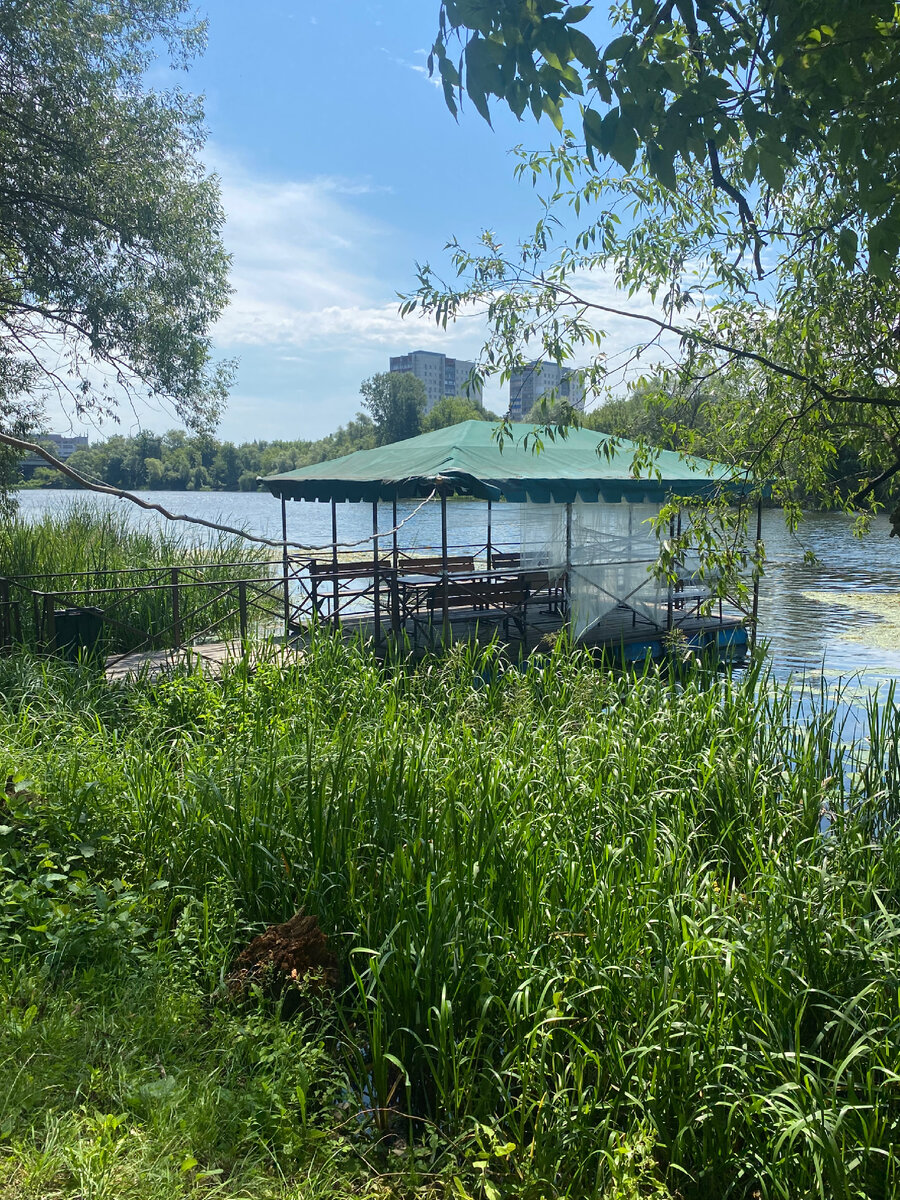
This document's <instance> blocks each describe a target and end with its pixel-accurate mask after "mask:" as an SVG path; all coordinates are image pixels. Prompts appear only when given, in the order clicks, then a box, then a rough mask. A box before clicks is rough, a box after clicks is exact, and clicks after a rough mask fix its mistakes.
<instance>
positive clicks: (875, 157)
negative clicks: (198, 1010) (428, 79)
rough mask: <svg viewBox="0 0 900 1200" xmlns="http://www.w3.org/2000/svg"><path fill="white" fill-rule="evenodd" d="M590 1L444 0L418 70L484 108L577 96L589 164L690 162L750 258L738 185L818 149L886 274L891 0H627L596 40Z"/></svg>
mask: <svg viewBox="0 0 900 1200" xmlns="http://www.w3.org/2000/svg"><path fill="white" fill-rule="evenodd" d="M591 10H592V6H591V5H589V4H569V3H566V2H564V0H484V2H482V3H478V4H472V3H468V2H466V0H443V2H442V4H441V9H440V19H439V29H438V34H437V38H436V40H435V44H434V47H433V50H432V55H431V58H430V59H429V69H430V70H432V71H433V70H435V69H437V71H438V72H439V74H440V77H441V80H442V83H443V86H444V94H445V97H446V100H447V104H448V105H449V107H450V108H451V111H453V112H454V113H456V111H457V107H458V105H457V101H458V99H459V98H460V97H461V95H462V93H463V91H465V93H466V94H467V95H468V96H469V98H470V99H471V100H472V102H473V104H474V105H475V107H476V108H477V109H478V111H479V112H480V113H481V114H482V116H483V117H485V118H486V119H487V120H490V108H489V102H490V98H492V97H495V98H497V99H500V100H501V101H503V102H505V103H506V104H508V105H509V107H510V108H511V109H512V110H513V112H514V113H515V114H516V115H517V116H521V115H522V113H523V112H524V111H525V109H526V107H529V108H530V109H531V111H532V112H533V113H534V115H535V117H538V118H539V117H541V116H542V115H546V116H548V117H549V118H550V119H551V121H552V122H553V124H554V125H555V126H556V128H557V130H558V131H560V132H562V130H563V126H564V109H565V108H566V105H567V102H571V101H573V100H574V101H576V102H577V103H578V105H579V117H580V120H579V125H580V130H579V132H580V134H581V137H582V139H583V142H584V144H585V146H586V149H587V154H588V156H589V158H590V159H591V162H592V163H594V161H595V156H597V155H599V156H601V157H602V158H606V157H608V158H611V159H612V160H613V161H614V162H615V163H617V164H618V165H619V166H620V167H621V168H623V169H624V170H626V171H630V170H631V169H632V168H633V167H634V166H635V165H636V164H637V163H638V162H639V161H642V162H644V163H645V165H646V167H647V169H648V171H649V173H650V175H651V176H652V177H653V178H655V179H656V180H658V181H659V182H660V183H661V184H663V185H664V186H665V187H667V188H670V189H671V190H675V189H676V188H677V178H676V173H677V170H678V168H679V166H680V167H684V168H687V169H688V170H690V171H692V172H693V173H694V174H695V175H696V174H697V171H698V168H699V169H700V170H702V171H703V172H704V173H705V174H706V176H707V178H708V179H709V180H710V182H711V183H712V184H713V185H714V186H715V187H716V188H717V189H720V190H721V192H722V193H723V195H724V196H725V197H726V198H727V199H728V200H729V202H731V203H732V204H734V205H736V207H737V210H738V213H739V216H740V219H741V222H742V224H743V227H744V231H745V233H746V234H747V235H748V237H749V238H750V239H751V240H752V241H753V243H754V253H755V254H756V255H757V259H758V253H759V250H760V248H761V246H762V244H763V240H764V234H763V230H762V228H761V225H760V223H759V220H758V214H757V213H756V212H754V209H753V201H752V198H751V196H750V194H747V195H745V194H743V192H742V190H741V189H748V188H753V187H754V185H755V186H756V189H757V190H759V191H763V192H764V191H765V190H766V189H771V190H772V191H773V192H776V193H777V192H780V191H781V190H782V188H783V186H784V182H785V179H786V177H787V176H788V174H789V173H790V172H791V171H792V170H793V169H795V168H796V167H798V166H801V165H802V164H803V163H805V162H807V161H808V160H809V159H810V157H811V156H815V155H827V157H828V158H829V161H830V168H829V175H830V182H831V185H832V194H833V195H837V196H838V198H839V201H840V204H839V208H841V209H844V210H845V211H846V216H847V218H848V219H849V218H851V217H855V216H861V217H862V219H863V222H864V224H865V227H866V230H867V235H868V245H869V253H870V258H871V263H872V267H873V270H875V273H876V274H878V275H879V277H880V278H886V277H887V275H888V274H889V272H890V268H891V263H892V262H893V260H894V259H895V258H896V256H897V252H898V248H900V196H898V195H897V194H896V192H895V189H893V188H892V187H891V185H890V182H889V181H890V180H892V179H893V178H895V176H896V171H897V160H898V152H900V127H898V118H900V90H898V86H897V85H898V81H900V57H898V54H897V48H896V47H897V38H898V34H900V24H898V16H897V12H896V9H895V5H894V3H893V2H892V0H742V2H741V3H739V4H733V3H730V2H729V0H625V2H624V3H622V4H621V5H620V6H619V7H618V8H617V9H616V10H614V20H615V25H616V28H615V29H614V30H613V32H614V33H615V34H616V36H615V37H614V38H613V39H612V40H611V41H610V42H609V43H608V44H607V45H606V46H605V47H603V46H602V45H601V44H599V43H598V42H597V41H595V40H593V39H592V38H591V37H589V36H588V35H587V34H586V33H585V32H584V31H583V29H582V28H581V26H582V25H583V23H584V22H585V21H586V20H587V19H588V18H589V16H590V15H591ZM454 36H455V37H456V38H457V39H458V40H459V41H460V43H461V44H462V53H461V54H460V56H459V59H458V61H457V62H454V61H453V57H451V53H450V47H451V43H452V41H453V39H454ZM572 128H575V126H574V125H572ZM735 149H737V150H738V151H739V154H738V155H735V154H734V151H735ZM723 154H727V155H728V163H727V166H728V167H729V168H730V170H725V169H724V164H723V162H722V155H723Z"/></svg>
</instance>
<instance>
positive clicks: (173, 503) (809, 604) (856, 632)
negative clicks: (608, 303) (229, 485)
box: [19, 491, 900, 689]
mask: <svg viewBox="0 0 900 1200" xmlns="http://www.w3.org/2000/svg"><path fill="white" fill-rule="evenodd" d="M140 495H141V497H142V498H143V499H146V500H149V501H152V502H155V503H157V504H161V505H162V506H163V507H164V508H167V509H169V511H171V512H173V513H185V514H187V515H189V516H195V517H203V518H205V519H207V520H213V521H219V522H222V523H224V524H227V525H235V526H238V527H240V528H243V529H245V530H246V531H247V532H249V533H256V534H261V535H263V536H267V537H271V538H275V539H278V538H280V537H281V507H280V504H279V503H278V501H277V500H275V499H274V498H273V497H272V496H270V495H269V494H268V493H262V492H144V493H140ZM83 497H84V493H76V492H63V491H23V492H20V493H19V502H20V507H21V511H22V513H23V515H26V516H40V515H42V514H43V513H47V512H57V511H60V510H61V509H64V508H66V507H67V506H68V505H70V504H71V503H72V502H73V500H76V499H82V498H83ZM91 500H92V502H93V503H96V504H102V505H108V506H110V507H113V506H115V507H117V508H119V509H120V510H121V509H125V510H127V511H128V512H129V513H130V514H131V517H132V519H133V520H134V521H136V522H151V523H155V522H160V523H162V520H163V519H162V518H161V517H158V516H156V515H155V514H149V513H145V512H142V511H141V510H140V509H137V508H134V507H133V506H131V505H129V504H128V502H127V501H124V500H116V499H114V498H113V497H107V496H94V497H92V498H91ZM415 507H416V506H415V504H414V503H411V502H403V503H400V504H398V516H400V517H403V516H408V515H409V514H410V513H411V512H412V511H413V509H414V508H415ZM448 511H449V517H448V524H449V531H450V541H451V543H470V544H471V543H476V544H477V543H483V542H484V540H485V519H486V505H485V504H484V503H482V502H481V501H469V500H459V501H450V503H449V506H448ZM287 513H288V539H289V540H291V541H296V542H300V543H303V544H304V545H306V546H321V545H324V544H326V543H328V542H329V541H330V538H331V509H330V507H329V506H328V505H326V504H306V503H301V504H294V503H291V504H288V506H287ZM338 514H339V515H338V533H339V537H340V539H341V540H342V541H346V542H348V543H349V542H354V541H357V540H358V539H363V538H365V537H367V536H368V535H369V534H370V533H371V529H372V510H371V507H370V506H369V505H354V504H342V505H339V506H338ZM380 524H381V526H382V528H389V527H390V525H391V510H390V505H386V506H384V510H383V513H382V514H381V517H380ZM851 524H852V523H851V521H850V520H849V519H848V518H846V517H845V516H843V515H841V514H838V513H814V514H810V515H809V516H808V517H807V519H806V520H805V521H804V522H803V524H802V525H801V527H800V529H799V530H798V532H797V534H796V535H795V536H792V535H791V534H789V533H788V531H787V530H786V529H785V526H784V522H783V520H782V518H781V516H780V514H779V513H777V512H768V513H766V514H765V515H764V522H763V536H764V538H765V542H766V550H767V555H768V563H767V568H766V570H767V574H766V578H765V579H764V580H763V583H762V591H761V597H760V636H761V637H762V638H763V639H765V641H766V642H767V643H768V646H769V651H770V655H771V659H772V665H773V668H774V670H775V672H776V674H778V675H779V676H782V677H784V676H787V675H788V674H792V673H793V674H799V673H801V672H802V673H804V674H805V675H806V678H807V680H808V681H810V682H818V680H820V679H823V680H824V681H825V682H827V683H828V684H834V683H836V682H837V681H838V680H840V679H851V678H852V679H853V680H854V682H855V684H856V685H857V686H862V687H865V688H867V689H868V688H871V687H873V686H878V685H880V684H883V683H885V682H887V681H890V680H895V679H896V680H900V541H897V540H894V539H892V538H890V537H889V536H888V535H889V531H890V527H889V524H888V521H887V518H886V517H884V516H881V517H879V518H878V519H876V521H875V522H874V525H873V529H872V532H871V533H870V534H869V535H868V536H867V537H866V538H864V539H857V538H854V537H853V534H852V532H851ZM493 530H494V532H493V539H494V542H495V543H497V542H504V541H508V542H512V543H516V542H517V541H518V536H519V510H518V506H517V505H514V504H498V505H494V507H493ZM201 536H202V535H201ZM400 541H401V545H405V546H413V547H417V548H424V547H426V546H435V545H439V543H440V509H439V508H438V506H437V505H436V504H434V503H432V504H429V505H426V506H425V508H424V509H422V510H421V511H420V512H419V513H418V514H417V515H416V516H415V517H414V518H413V519H412V520H411V521H410V522H409V524H408V525H406V526H405V528H404V529H403V530H402V531H401V535H400ZM806 551H812V552H813V553H814V554H815V556H816V560H817V561H816V563H815V564H814V565H810V564H808V563H805V562H804V561H803V559H804V553H805V552H806Z"/></svg>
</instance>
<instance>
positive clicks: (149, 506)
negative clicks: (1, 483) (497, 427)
mask: <svg viewBox="0 0 900 1200" xmlns="http://www.w3.org/2000/svg"><path fill="white" fill-rule="evenodd" d="M0 445H3V446H9V447H10V448H11V449H13V450H21V451H23V452H24V453H26V454H37V455H39V456H40V457H41V458H42V459H44V461H45V462H47V463H49V464H50V466H51V467H55V468H56V470H57V471H59V472H60V473H61V474H63V475H65V476H67V477H68V478H69V479H71V480H72V481H73V483H77V484H78V485H79V487H83V488H87V489H88V490H89V491H92V492H100V494H101V495H104V496H115V498H116V499H117V500H129V501H130V502H131V503H132V504H136V505H137V506H138V507H139V508H143V509H146V510H147V511H148V512H157V513H159V514H160V515H161V516H163V517H165V519H166V520H167V521H187V522H188V523H189V524H191V525H202V526H203V527H204V528H205V529H214V530H215V531H216V532H217V533H229V534H231V535H232V536H234V537H241V538H245V539H246V540H247V541H248V542H257V543H259V544H260V545H262V546H272V547H273V548H274V549H278V550H281V549H282V548H283V547H284V546H287V547H288V548H289V549H291V550H306V551H318V550H331V549H336V548H338V547H341V548H343V549H351V548H352V547H353V546H362V545H365V543H367V542H371V541H374V540H375V538H376V537H377V538H383V537H390V536H391V534H393V533H396V532H397V531H398V530H400V529H402V528H403V526H404V525H405V524H406V523H407V522H408V521H411V520H412V519H413V517H414V516H416V514H417V513H419V512H421V510H422V509H423V508H424V507H425V505H426V504H427V503H428V502H429V500H433V499H434V497H435V495H436V493H437V489H436V488H435V490H434V491H432V492H431V494H430V495H429V496H426V497H425V499H424V500H423V501H422V503H421V504H418V505H417V506H416V507H415V508H414V509H413V511H412V512H411V513H409V515H408V516H406V517H404V518H403V520H402V521H398V522H397V524H396V525H394V526H393V527H392V528H391V529H379V531H378V533H377V534H375V533H371V534H369V536H368V537H364V538H360V539H359V540H358V541H356V542H327V543H326V544H325V545H324V546H306V545H304V544H303V543H302V542H284V541H280V540H279V541H273V539H272V538H267V537H261V536H259V535H258V534H255V533H247V531H246V530H245V529H235V528H234V527H233V526H231V525H220V524H219V523H218V522H217V521H206V520H204V519H203V517H189V516H188V515H187V513H171V512H169V510H168V509H167V508H163V506H162V505H161V504H153V503H152V502H151V501H149V500H142V499H141V498H140V496H135V494H134V493H133V492H126V491H124V490H123V489H122V488H115V487H111V486H110V485H109V484H106V483H94V482H92V481H91V480H90V479H86V478H85V476H84V475H81V474H80V473H79V472H78V471H76V470H75V469H74V468H73V467H70V466H67V464H66V463H64V462H63V461H62V460H61V459H59V458H57V457H56V455H55V454H51V453H50V451H49V450H46V449H45V448H44V447H43V446H39V445H38V444H37V442H28V441H25V439H24V438H17V437H13V435H12V434H10V433H0Z"/></svg>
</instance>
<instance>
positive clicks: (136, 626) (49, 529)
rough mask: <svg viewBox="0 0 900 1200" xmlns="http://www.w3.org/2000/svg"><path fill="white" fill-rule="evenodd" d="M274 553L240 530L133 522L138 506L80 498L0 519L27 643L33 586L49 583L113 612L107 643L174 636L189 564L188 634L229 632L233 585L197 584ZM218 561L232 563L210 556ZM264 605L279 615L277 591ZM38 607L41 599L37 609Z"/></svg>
mask: <svg viewBox="0 0 900 1200" xmlns="http://www.w3.org/2000/svg"><path fill="white" fill-rule="evenodd" d="M266 560H267V555H266V553H265V552H261V551H260V548H259V547H257V546H255V545H254V544H253V543H249V542H245V541H243V540H242V539H241V538H239V537H236V536H233V535H230V534H223V533H218V532H217V531H215V530H204V529H201V528H200V527H198V526H189V527H184V526H171V525H169V526H165V527H160V526H157V525H154V524H149V523H148V524H140V523H136V522H135V519H134V513H133V512H130V511H120V510H117V509H109V508H105V507H101V506H99V505H97V504H96V503H91V502H90V501H84V500H73V502H72V503H71V505H69V506H68V507H67V508H66V509H65V510H63V511H62V512H61V513H55V514H47V515H45V516H43V517H41V518H40V519H39V520H36V521H31V520H28V519H26V518H25V517H23V516H22V515H21V514H18V515H14V516H13V517H12V518H11V519H10V520H9V521H7V522H6V523H4V525H3V527H2V529H0V577H4V578H6V579H10V580H12V581H17V583H18V586H17V585H16V583H14V584H13V586H12V587H11V590H10V595H11V598H12V599H14V600H18V601H19V602H20V603H19V624H20V625H21V629H22V640H23V642H24V644H25V645H26V646H34V645H35V644H36V642H37V640H38V632H39V631H38V624H39V622H38V620H37V619H36V617H35V611H36V610H35V607H34V605H33V602H31V600H30V597H29V596H28V592H29V591H31V592H41V593H43V592H49V593H53V594H54V595H55V596H56V597H57V599H56V601H55V607H56V608H57V609H59V608H66V607H70V606H85V605H92V606H97V607H100V608H102V609H103V610H104V612H105V613H106V614H107V621H106V628H105V638H104V645H105V648H106V649H107V650H108V651H109V652H114V651H124V650H129V649H133V648H135V647H138V646H143V645H144V644H145V643H146V645H147V646H148V647H150V648H153V647H156V646H157V645H159V646H162V647H165V646H167V645H169V644H170V643H171V629H172V625H173V622H174V620H175V607H174V604H173V589H172V586H171V585H172V576H171V569H172V568H185V567H188V566H190V565H192V564H200V565H201V566H203V567H204V570H203V571H202V572H197V573H193V574H192V573H190V572H185V573H184V574H183V575H182V577H181V580H180V583H179V592H178V599H177V601H176V602H175V603H177V605H178V618H179V623H180V626H181V633H182V637H183V639H184V640H190V639H191V638H192V637H194V636H199V635H201V634H202V633H204V632H205V631H207V630H212V631H214V633H215V635H216V636H219V637H224V636H230V635H232V634H233V633H234V632H235V631H236V630H237V627H238V614H237V601H236V597H235V595H233V594H230V595H225V596H223V597H222V598H221V599H217V598H216V597H217V595H218V594H219V592H220V591H221V590H222V589H218V588H215V587H201V586H197V581H198V580H200V579H203V580H204V581H206V582H208V583H210V584H215V583H220V582H228V581H234V580H238V579H241V578H248V579H264V578H265V577H266V576H267V575H268V574H269V567H268V564H267V562H266ZM213 564H232V565H220V566H213ZM264 608H265V610H266V612H267V613H269V614H270V615H271V617H272V618H273V619H274V618H275V616H276V610H277V609H278V601H277V598H276V597H275V595H274V593H273V595H272V596H271V597H268V598H267V599H266V602H265V604H264ZM37 611H38V612H40V611H41V609H40V605H39V607H38V609H37Z"/></svg>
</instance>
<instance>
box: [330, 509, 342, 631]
mask: <svg viewBox="0 0 900 1200" xmlns="http://www.w3.org/2000/svg"><path fill="white" fill-rule="evenodd" d="M331 570H332V572H333V575H332V582H331V597H332V613H331V619H332V620H333V621H334V627H335V629H337V627H338V625H339V624H340V615H339V612H338V610H339V609H340V606H341V592H340V585H339V582H338V552H337V501H336V500H332V501H331Z"/></svg>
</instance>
